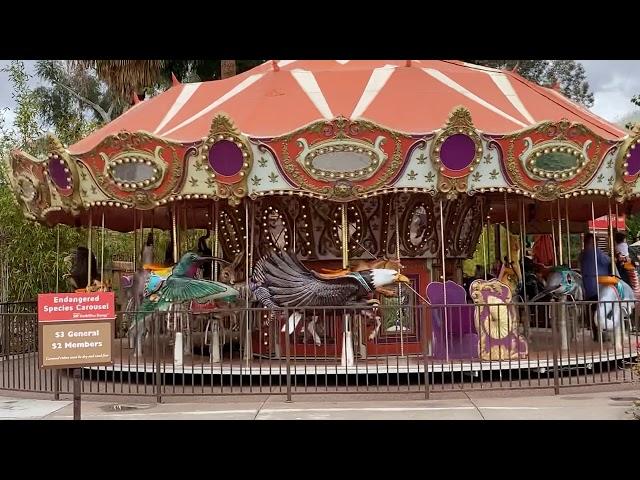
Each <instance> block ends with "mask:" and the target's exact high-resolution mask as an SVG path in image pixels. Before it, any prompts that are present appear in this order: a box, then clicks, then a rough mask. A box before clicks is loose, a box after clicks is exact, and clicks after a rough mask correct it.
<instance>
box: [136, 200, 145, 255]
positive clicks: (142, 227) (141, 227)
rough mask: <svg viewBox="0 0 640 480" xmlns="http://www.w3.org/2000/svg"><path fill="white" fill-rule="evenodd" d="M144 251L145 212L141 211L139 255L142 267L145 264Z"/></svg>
mask: <svg viewBox="0 0 640 480" xmlns="http://www.w3.org/2000/svg"><path fill="white" fill-rule="evenodd" d="M143 250H144V211H140V245H139V246H138V250H137V252H136V253H137V255H140V266H142V265H143V264H144V259H143V258H142V251H143Z"/></svg>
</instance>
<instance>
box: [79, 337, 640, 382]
mask: <svg viewBox="0 0 640 480" xmlns="http://www.w3.org/2000/svg"><path fill="white" fill-rule="evenodd" d="M529 345H530V348H529V354H528V355H527V357H526V358H518V359H503V360H498V359H496V360H492V359H489V360H480V359H450V360H448V361H447V360H446V359H436V358H434V357H432V356H429V355H427V356H426V357H425V356H424V355H422V354H415V353H414V354H407V355H389V354H386V355H377V356H368V357H367V358H362V357H361V356H359V355H355V357H354V359H353V362H351V363H349V362H345V360H344V359H343V358H342V357H341V355H331V356H323V355H322V350H323V349H322V347H317V346H315V345H313V344H307V345H306V347H308V355H306V356H301V355H295V356H294V355H291V356H290V357H289V361H288V362H287V358H286V357H285V356H282V357H281V358H261V357H258V356H252V357H251V358H246V357H245V356H244V355H243V354H242V353H241V352H239V351H237V350H233V351H231V353H230V352H229V351H228V350H227V351H224V352H223V355H222V356H221V358H220V360H219V361H217V362H212V361H211V359H210V356H209V354H208V353H207V351H206V350H207V348H206V347H205V349H204V350H202V349H199V348H194V349H193V353H186V354H185V355H184V356H183V361H182V363H179V362H176V361H175V356H174V352H173V348H169V347H170V345H166V344H165V345H164V348H161V356H160V358H159V359H158V358H156V357H155V356H154V355H153V354H152V352H145V353H144V354H142V355H140V356H137V355H136V354H135V352H134V350H133V349H130V348H129V345H128V341H127V340H126V339H118V340H116V343H115V345H114V363H113V365H112V366H109V367H107V368H105V367H88V369H93V370H96V371H97V370H99V371H108V372H122V373H127V372H137V373H148V374H151V373H155V372H156V371H157V366H158V365H159V367H160V371H161V372H162V373H164V374H175V375H187V376H188V375H195V376H201V375H205V376H207V375H214V376H215V375H223V376H254V375H257V376H270V375H273V376H280V375H286V373H287V367H288V368H289V371H290V373H291V375H303V376H304V375H311V376H320V375H322V376H324V375H384V374H407V373H424V372H425V368H426V369H427V370H428V372H429V373H456V372H470V373H474V372H475V373H477V372H485V371H486V372H490V371H506V370H511V371H514V370H521V371H528V372H536V373H539V374H545V373H550V372H551V371H552V370H553V369H554V368H558V369H560V370H563V371H566V370H585V371H590V370H591V369H593V368H594V367H595V366H597V365H598V364H605V363H610V362H622V363H624V364H631V363H635V360H636V359H637V358H638V356H640V335H639V334H637V333H633V334H631V335H629V339H628V341H626V342H625V345H624V346H623V349H622V350H620V349H616V348H614V346H613V345H612V344H609V343H604V344H602V345H601V344H600V343H599V342H594V341H593V340H592V339H591V337H590V336H589V337H587V336H586V332H585V334H584V335H579V336H578V338H577V339H576V340H575V341H574V342H572V343H571V345H570V346H569V349H568V350H565V351H558V350H556V354H555V359H554V350H553V349H552V348H551V334H550V333H548V332H535V333H532V336H531V340H530V344H529ZM298 347H299V346H298ZM299 350H300V349H299V348H298V351H299ZM335 351H336V350H335V349H334V352H335ZM203 352H204V354H203ZM475 373H474V374H475Z"/></svg>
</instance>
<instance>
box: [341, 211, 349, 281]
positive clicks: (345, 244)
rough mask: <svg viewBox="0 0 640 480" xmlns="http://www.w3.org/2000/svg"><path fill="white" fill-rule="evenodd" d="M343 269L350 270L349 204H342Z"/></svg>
mask: <svg viewBox="0 0 640 480" xmlns="http://www.w3.org/2000/svg"><path fill="white" fill-rule="evenodd" d="M341 208H342V268H343V269H345V270H346V269H348V268H349V222H348V220H347V204H346V203H343V204H342V207H341Z"/></svg>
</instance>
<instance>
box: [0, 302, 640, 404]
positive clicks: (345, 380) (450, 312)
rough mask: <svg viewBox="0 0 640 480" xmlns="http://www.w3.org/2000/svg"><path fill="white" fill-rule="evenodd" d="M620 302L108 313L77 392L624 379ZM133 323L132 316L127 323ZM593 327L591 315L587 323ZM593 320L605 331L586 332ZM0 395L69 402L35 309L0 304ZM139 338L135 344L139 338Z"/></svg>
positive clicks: (631, 374) (634, 343)
mask: <svg viewBox="0 0 640 480" xmlns="http://www.w3.org/2000/svg"><path fill="white" fill-rule="evenodd" d="M633 307H634V304H633V302H631V303H627V302H599V303H598V302H571V303H558V302H537V303H528V304H497V303H486V304H474V305H465V304H459V305H446V306H445V305H429V304H417V305H411V306H406V307H405V306H402V307H399V306H387V307H385V306H379V307H377V308H370V307H367V308H359V307H323V308H306V309H296V310H273V311H272V310H266V309H262V308H226V309H222V308H218V309H216V310H214V311H206V310H202V309H201V310H196V311H193V310H190V311H186V310H183V311H178V310H176V311H170V312H162V313H155V314H152V315H150V316H147V317H146V318H144V319H142V321H141V322H139V323H137V324H136V325H138V326H139V328H137V330H136V328H134V329H130V326H131V324H132V323H134V320H135V318H136V314H135V313H118V316H117V319H116V333H115V337H116V338H115V340H114V347H113V359H114V363H113V365H109V366H107V367H104V366H101V367H91V368H83V369H82V390H83V393H84V394H109V395H148V396H155V397H156V398H158V399H160V398H161V397H163V396H173V395H220V394H264V393H269V394H282V395H288V396H291V395H293V394H302V393H315V392H318V393H328V392H338V393H340V392H421V393H423V394H424V395H425V396H429V395H430V394H431V393H434V392H446V391H456V390H458V391H460V390H476V389H478V390H479V389H509V388H518V389H520V388H550V389H554V390H555V391H556V393H557V392H559V391H560V389H561V388H563V387H566V386H574V385H576V386H577V385H593V384H603V383H624V382H633V381H635V380H636V377H637V373H636V372H635V369H634V366H635V365H636V362H637V358H638V351H639V348H640V345H639V342H638V341H639V339H640V338H639V337H638V321H637V318H636V315H635V309H634V308H633ZM140 318H142V317H141V316H140ZM600 319H604V320H603V321H600ZM598 322H600V324H601V325H603V326H604V327H605V328H604V330H600V329H598V328H596V327H595V325H596V324H597V323H598ZM0 327H1V328H0V390H2V389H5V390H22V391H31V392H48V393H52V394H54V395H56V396H58V395H60V394H71V392H72V390H73V377H72V372H71V370H66V369H61V370H56V371H53V370H43V369H41V368H39V364H38V352H37V348H38V338H37V334H38V329H37V313H36V308H35V304H0ZM138 334H139V335H138Z"/></svg>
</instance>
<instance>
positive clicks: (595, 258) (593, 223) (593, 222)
mask: <svg viewBox="0 0 640 480" xmlns="http://www.w3.org/2000/svg"><path fill="white" fill-rule="evenodd" d="M591 231H592V234H593V262H594V265H595V267H596V292H598V304H599V303H600V288H599V286H598V255H597V252H596V248H597V247H598V245H597V241H596V213H595V208H594V206H593V200H591ZM598 337H599V340H600V358H602V329H601V328H600V327H599V326H598Z"/></svg>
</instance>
